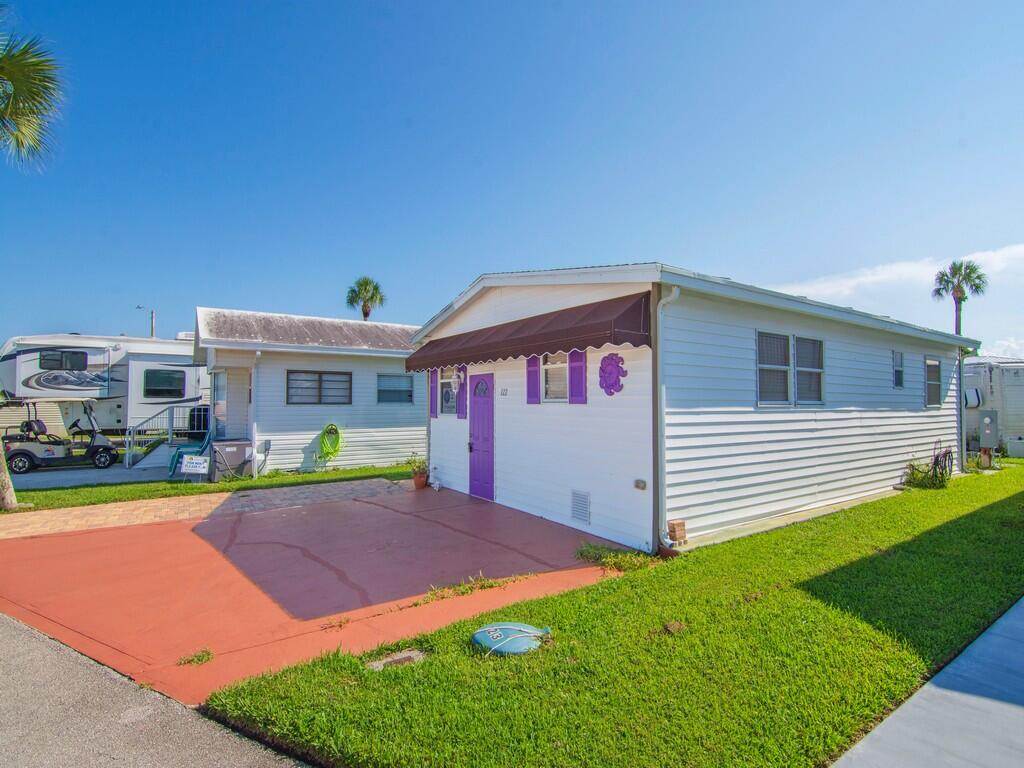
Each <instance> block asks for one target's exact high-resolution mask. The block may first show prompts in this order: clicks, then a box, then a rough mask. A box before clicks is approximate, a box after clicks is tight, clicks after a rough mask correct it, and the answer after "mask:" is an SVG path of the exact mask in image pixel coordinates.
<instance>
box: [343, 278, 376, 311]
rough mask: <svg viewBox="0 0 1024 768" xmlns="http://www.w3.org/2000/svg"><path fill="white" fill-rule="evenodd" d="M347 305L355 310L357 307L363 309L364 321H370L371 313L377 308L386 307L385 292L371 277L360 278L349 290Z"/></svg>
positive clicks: (346, 298)
mask: <svg viewBox="0 0 1024 768" xmlns="http://www.w3.org/2000/svg"><path fill="white" fill-rule="evenodd" d="M345 303H346V304H348V305H349V306H350V307H352V308H353V309H355V308H357V307H358V308H359V309H361V310H362V311H363V320H369V319H370V312H372V311H373V310H374V309H375V308H376V307H382V306H384V292H383V291H382V290H381V289H380V283H378V282H377V281H376V280H373V279H372V278H369V277H360V278H359V279H358V280H356V281H355V282H354V283H352V287H351V288H349V289H348V294H346V296H345Z"/></svg>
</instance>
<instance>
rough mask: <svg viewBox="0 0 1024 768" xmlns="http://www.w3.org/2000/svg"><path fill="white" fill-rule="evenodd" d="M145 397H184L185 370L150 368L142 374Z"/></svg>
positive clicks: (143, 394)
mask: <svg viewBox="0 0 1024 768" xmlns="http://www.w3.org/2000/svg"><path fill="white" fill-rule="evenodd" d="M142 396H143V397H178V398H181V397H184V396H185V372H184V371H168V370H162V369H160V368H148V369H146V371H145V372H143V374H142Z"/></svg>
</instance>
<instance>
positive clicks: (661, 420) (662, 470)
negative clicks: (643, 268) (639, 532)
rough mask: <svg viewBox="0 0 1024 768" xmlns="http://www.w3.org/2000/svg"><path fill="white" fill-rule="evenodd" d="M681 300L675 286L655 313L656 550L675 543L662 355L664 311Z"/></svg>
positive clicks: (670, 547) (659, 302)
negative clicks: (671, 530) (670, 533)
mask: <svg viewBox="0 0 1024 768" xmlns="http://www.w3.org/2000/svg"><path fill="white" fill-rule="evenodd" d="M678 298H679V286H678V285H673V286H672V290H671V291H670V292H669V294H668V295H667V296H664V295H663V296H662V297H661V299H660V300H659V301H658V305H657V309H656V310H655V312H654V315H655V322H654V328H653V330H654V339H653V341H654V368H655V376H656V378H657V387H656V389H655V400H656V402H655V404H654V412H655V415H656V418H657V422H658V423H657V442H656V445H655V464H656V465H657V472H658V526H657V531H656V533H657V541H656V544H655V548H657V547H659V546H661V547H665V548H667V549H672V548H673V546H674V544H675V542H673V541H672V539H670V538H669V536H668V493H667V492H666V490H665V477H666V474H667V472H666V467H665V399H666V398H665V376H664V365H663V360H664V358H663V357H662V353H661V319H662V309H663V308H664V307H665V305H666V304H670V303H671V302H673V301H675V300H676V299H678Z"/></svg>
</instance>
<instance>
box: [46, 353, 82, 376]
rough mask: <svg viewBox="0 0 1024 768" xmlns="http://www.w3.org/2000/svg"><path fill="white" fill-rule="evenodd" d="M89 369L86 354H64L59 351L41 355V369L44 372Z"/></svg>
mask: <svg viewBox="0 0 1024 768" xmlns="http://www.w3.org/2000/svg"><path fill="white" fill-rule="evenodd" d="M88 367H89V356H88V354H87V353H85V352H81V351H76V352H62V351H60V350H59V349H52V350H47V351H46V352H40V353H39V368H40V370H43V371H84V370H86V369H87V368H88Z"/></svg>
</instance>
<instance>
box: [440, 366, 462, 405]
mask: <svg viewBox="0 0 1024 768" xmlns="http://www.w3.org/2000/svg"><path fill="white" fill-rule="evenodd" d="M458 370H459V368H458V366H455V365H447V366H445V367H443V368H441V369H439V370H438V372H437V415H438V417H441V416H456V415H458V412H459V400H458V392H456V391H455V374H456V373H457V372H458ZM446 371H447V372H448V374H449V375H447V376H446V375H445V372H446ZM445 384H447V385H448V386H449V388H450V389H451V390H452V410H450V411H446V410H445V409H444V385H445Z"/></svg>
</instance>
